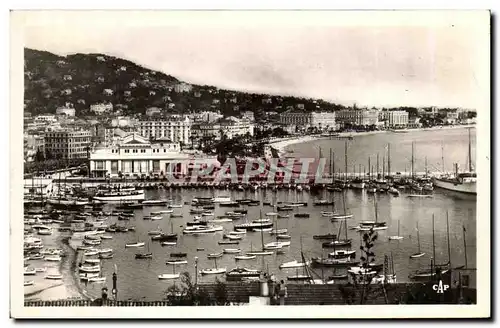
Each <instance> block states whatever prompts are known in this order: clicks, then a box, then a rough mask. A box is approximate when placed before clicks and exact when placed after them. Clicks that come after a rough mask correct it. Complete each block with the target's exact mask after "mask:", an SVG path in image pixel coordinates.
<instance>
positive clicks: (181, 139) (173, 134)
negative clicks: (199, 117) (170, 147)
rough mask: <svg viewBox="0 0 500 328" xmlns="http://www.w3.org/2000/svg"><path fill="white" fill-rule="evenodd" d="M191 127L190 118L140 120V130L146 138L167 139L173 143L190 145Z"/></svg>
mask: <svg viewBox="0 0 500 328" xmlns="http://www.w3.org/2000/svg"><path fill="white" fill-rule="evenodd" d="M191 125H192V121H191V120H190V119H189V118H188V117H182V116H181V117H158V118H154V119H153V118H148V119H145V120H140V121H139V123H138V129H139V132H140V134H141V135H142V136H143V137H145V138H150V139H160V138H167V139H169V140H171V141H172V142H178V143H183V144H189V142H190V138H191Z"/></svg>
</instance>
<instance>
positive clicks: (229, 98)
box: [24, 48, 342, 118]
mask: <svg viewBox="0 0 500 328" xmlns="http://www.w3.org/2000/svg"><path fill="white" fill-rule="evenodd" d="M24 55H25V58H24V67H25V72H24V75H25V81H24V86H25V100H24V104H25V111H28V112H31V113H32V114H33V115H36V114H40V113H55V111H56V109H57V108H58V107H61V106H66V105H69V106H73V107H74V108H75V109H76V115H77V116H80V117H81V116H85V115H88V114H89V107H90V105H91V104H95V103H101V102H111V103H112V104H113V105H114V108H115V109H119V110H121V111H122V113H123V114H125V115H132V114H143V113H144V112H145V110H146V108H149V107H159V108H161V109H163V110H164V111H165V112H175V113H187V112H190V111H203V110H220V111H221V112H222V113H223V114H226V115H235V114H236V115H237V114H238V112H241V111H245V110H250V111H253V112H255V113H256V117H257V118H258V117H260V116H261V115H259V114H261V112H262V111H277V112H282V111H284V110H286V109H287V108H292V107H293V108H301V109H302V108H303V109H304V110H306V111H312V110H314V109H316V108H321V109H323V110H335V109H340V108H342V106H340V105H335V104H331V103H328V102H324V101H321V100H313V99H304V98H296V97H280V96H270V95H265V94H249V93H243V92H237V91H231V90H221V89H218V88H216V87H212V86H199V85H190V84H186V83H183V82H182V81H179V80H178V79H176V78H175V77H173V76H170V75H167V74H165V73H162V72H158V71H152V70H150V69H147V68H144V67H142V66H139V65H137V64H135V63H132V62H130V61H127V60H124V59H121V58H116V57H112V56H107V55H102V54H75V55H68V56H58V55H55V54H52V53H50V52H46V51H38V50H32V49H27V48H25V51H24Z"/></svg>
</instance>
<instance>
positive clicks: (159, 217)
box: [149, 215, 163, 220]
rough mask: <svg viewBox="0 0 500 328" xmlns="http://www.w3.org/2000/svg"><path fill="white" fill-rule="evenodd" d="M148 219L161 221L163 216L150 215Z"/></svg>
mask: <svg viewBox="0 0 500 328" xmlns="http://www.w3.org/2000/svg"><path fill="white" fill-rule="evenodd" d="M149 218H150V219H151V220H161V219H163V216H161V215H152V216H150V217H149Z"/></svg>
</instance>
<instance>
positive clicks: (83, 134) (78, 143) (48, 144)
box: [45, 129, 91, 159]
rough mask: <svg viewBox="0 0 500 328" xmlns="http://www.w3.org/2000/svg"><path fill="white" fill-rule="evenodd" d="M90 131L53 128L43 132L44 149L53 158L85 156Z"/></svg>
mask: <svg viewBox="0 0 500 328" xmlns="http://www.w3.org/2000/svg"><path fill="white" fill-rule="evenodd" d="M90 140H91V133H90V131H88V130H76V131H74V130H69V129H66V130H55V131H49V132H46V133H45V149H46V151H47V152H49V153H50V154H51V155H52V157H53V158H56V159H74V158H87V157H88V156H87V153H88V148H89V147H90Z"/></svg>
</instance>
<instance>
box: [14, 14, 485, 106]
mask: <svg viewBox="0 0 500 328" xmlns="http://www.w3.org/2000/svg"><path fill="white" fill-rule="evenodd" d="M23 17H24V20H25V23H24V25H25V29H24V33H25V34H24V41H25V46H26V47H30V48H35V49H39V50H47V51H51V52H54V53H57V54H70V53H76V52H83V53H89V52H93V53H96V52H99V53H106V54H110V55H114V56H119V57H122V58H125V59H129V60H132V61H134V62H136V63H138V64H141V65H143V66H146V67H149V68H152V69H156V70H160V71H163V72H165V73H167V74H170V75H173V76H175V77H177V78H179V79H181V80H185V81H187V82H192V83H197V84H208V85H215V86H219V87H224V88H229V89H237V90H243V91H254V92H269V93H276V94H291V95H298V96H306V97H313V98H322V99H325V100H330V101H335V102H339V103H343V104H353V103H356V104H358V105H361V106H398V105H413V106H425V105H436V106H453V107H455V106H457V107H469V108H477V109H480V108H482V107H484V106H485V103H486V102H485V101H487V100H488V99H485V98H487V97H488V90H489V80H488V79H489V48H488V44H489V35H488V32H489V21H488V19H489V16H488V14H487V13H486V15H485V13H484V12H482V13H481V12H476V13H471V12H469V13H465V12H440V13H425V12H420V13H415V12H414V13H411V12H320V13H318V12H316V13H315V12H285V13H283V12H246V13H242V12H238V13H235V12H190V13H186V12H153V11H149V12H92V11H89V12H79V13H75V12H72V13H68V12H66V13H61V12H29V13H27V14H26V15H25V16H23Z"/></svg>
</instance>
